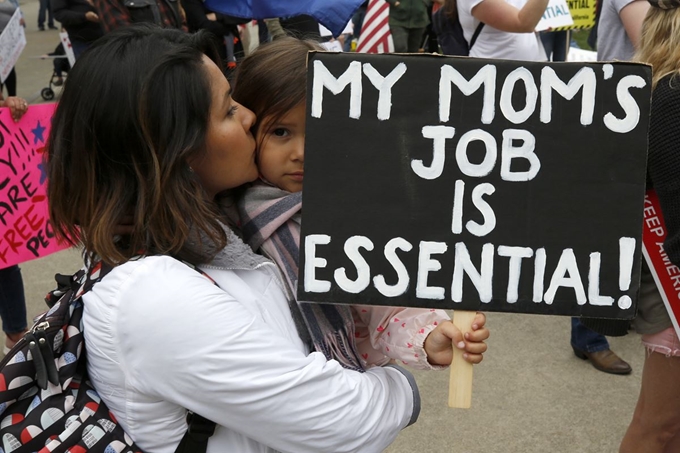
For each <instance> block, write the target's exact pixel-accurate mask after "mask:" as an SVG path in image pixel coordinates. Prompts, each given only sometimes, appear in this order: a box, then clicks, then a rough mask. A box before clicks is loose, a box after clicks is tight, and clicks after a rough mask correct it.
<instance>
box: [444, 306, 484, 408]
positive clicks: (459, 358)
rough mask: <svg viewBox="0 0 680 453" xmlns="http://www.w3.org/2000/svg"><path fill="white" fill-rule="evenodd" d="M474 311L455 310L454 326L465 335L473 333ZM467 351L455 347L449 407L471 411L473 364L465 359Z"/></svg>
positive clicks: (450, 380)
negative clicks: (464, 355)
mask: <svg viewBox="0 0 680 453" xmlns="http://www.w3.org/2000/svg"><path fill="white" fill-rule="evenodd" d="M476 314H477V313H476V312H474V311H461V310H454V312H453V324H454V325H455V326H456V327H458V329H459V330H460V331H461V332H462V333H463V334H465V333H466V332H472V322H473V321H474V319H475V315H476ZM464 353H465V351H463V350H461V349H458V348H457V347H456V346H455V345H454V346H453V360H452V361H451V376H450V378H449V407H456V408H461V409H469V408H470V403H471V401H472V364H471V363H470V362H468V361H466V360H465V359H464V358H463V354H464Z"/></svg>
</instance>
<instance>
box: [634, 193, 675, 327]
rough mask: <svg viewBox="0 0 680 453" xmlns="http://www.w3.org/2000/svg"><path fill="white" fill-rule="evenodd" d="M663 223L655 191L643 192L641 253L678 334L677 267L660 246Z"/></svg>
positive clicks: (663, 229)
mask: <svg viewBox="0 0 680 453" xmlns="http://www.w3.org/2000/svg"><path fill="white" fill-rule="evenodd" d="M666 234H667V230H666V224H665V222H664V220H663V214H662V212H661V205H660V204H659V198H658V197H657V195H656V192H654V191H653V190H649V191H647V194H646V195H645V209H644V229H643V232H642V242H643V248H642V253H643V254H644V256H645V259H646V260H647V264H648V265H649V268H650V270H651V271H652V276H654V281H655V282H656V286H657V288H658V289H659V292H660V293H661V298H662V299H663V302H664V304H665V305H666V310H668V314H669V315H670V317H671V320H672V321H673V327H675V331H676V332H677V333H678V335H680V326H679V325H678V318H680V268H678V266H676V265H674V264H673V263H671V261H670V260H669V259H668V255H667V254H666V251H665V250H664V248H663V242H664V241H665V240H666Z"/></svg>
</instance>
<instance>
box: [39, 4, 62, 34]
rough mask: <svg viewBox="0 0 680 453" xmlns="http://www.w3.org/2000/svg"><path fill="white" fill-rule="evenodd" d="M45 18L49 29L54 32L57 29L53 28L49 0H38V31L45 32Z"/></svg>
mask: <svg viewBox="0 0 680 453" xmlns="http://www.w3.org/2000/svg"><path fill="white" fill-rule="evenodd" d="M45 17H47V26H48V27H49V29H50V30H56V29H57V27H55V26H54V15H53V13H52V3H51V2H50V0H40V9H39V10H38V30H40V31H45Z"/></svg>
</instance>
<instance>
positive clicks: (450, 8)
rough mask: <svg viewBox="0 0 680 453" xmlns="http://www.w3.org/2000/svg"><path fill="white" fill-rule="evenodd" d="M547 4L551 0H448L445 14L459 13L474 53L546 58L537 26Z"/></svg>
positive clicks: (505, 56) (513, 58)
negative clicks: (535, 30) (536, 31)
mask: <svg viewBox="0 0 680 453" xmlns="http://www.w3.org/2000/svg"><path fill="white" fill-rule="evenodd" d="M547 5H548V0H446V1H445V3H444V14H446V15H447V16H448V17H449V20H455V19H456V16H457V17H458V20H459V21H460V25H461V27H462V28H463V35H464V37H465V40H466V41H467V42H468V44H469V45H470V56H471V57H478V58H500V59H504V60H530V61H545V60H546V56H545V51H544V49H543V45H542V43H541V41H540V39H539V38H538V35H537V34H536V33H535V32H534V29H535V28H536V25H537V24H538V22H539V21H540V20H541V17H542V16H543V13H544V12H545V8H546V6H547ZM482 24H483V25H482ZM473 37H475V39H474V40H473Z"/></svg>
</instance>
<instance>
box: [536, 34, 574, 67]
mask: <svg viewBox="0 0 680 453" xmlns="http://www.w3.org/2000/svg"><path fill="white" fill-rule="evenodd" d="M540 35H541V42H542V43H543V48H544V49H545V55H546V56H547V57H548V61H567V51H568V50H569V44H570V42H569V41H570V36H569V35H570V33H569V31H568V30H564V31H542V32H541V33H540Z"/></svg>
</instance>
